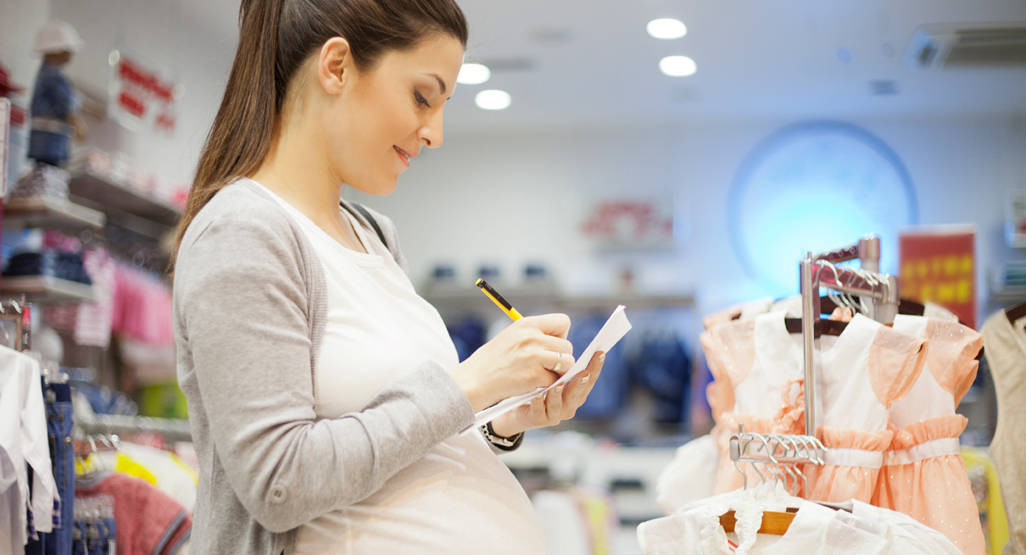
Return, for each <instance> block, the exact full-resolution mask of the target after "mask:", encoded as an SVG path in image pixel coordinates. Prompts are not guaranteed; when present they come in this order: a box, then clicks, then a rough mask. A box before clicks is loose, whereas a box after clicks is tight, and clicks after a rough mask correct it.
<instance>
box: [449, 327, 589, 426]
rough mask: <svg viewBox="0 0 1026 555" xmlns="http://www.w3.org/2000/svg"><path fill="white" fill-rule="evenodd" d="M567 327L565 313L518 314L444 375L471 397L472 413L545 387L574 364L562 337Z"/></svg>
mask: <svg viewBox="0 0 1026 555" xmlns="http://www.w3.org/2000/svg"><path fill="white" fill-rule="evenodd" d="M569 330H570V318H569V317H568V316H567V315H565V314H546V315H544V316H530V317H527V318H521V319H520V320H517V321H516V322H513V323H512V324H511V325H510V326H509V327H508V328H506V329H505V330H503V331H502V333H500V334H499V335H497V336H495V338H494V339H492V340H491V341H489V342H488V343H485V344H484V345H483V346H482V347H481V348H480V349H478V350H477V351H475V352H474V354H472V355H470V357H469V358H468V359H467V360H465V361H463V362H462V363H460V364H459V365H457V366H456V367H454V368H453V369H452V370H450V371H449V374H450V375H451V376H452V378H453V379H454V380H455V381H456V383H457V384H458V385H459V386H460V388H462V389H463V392H464V393H465V394H466V395H467V399H470V404H471V405H473V407H474V412H477V411H480V410H482V409H485V408H488V407H490V406H492V405H494V404H495V403H497V402H499V401H501V400H503V399H505V398H507V397H513V396H514V395H521V394H524V393H529V392H531V391H534V390H535V389H537V388H539V387H548V386H550V385H552V382H554V381H556V380H557V379H558V378H559V377H560V376H561V375H563V373H564V372H566V371H567V370H569V369H570V367H571V366H573V365H574V359H573V346H572V345H571V344H570V342H569V341H567V340H566V334H567V332H568V331H569ZM557 366H558V368H557Z"/></svg>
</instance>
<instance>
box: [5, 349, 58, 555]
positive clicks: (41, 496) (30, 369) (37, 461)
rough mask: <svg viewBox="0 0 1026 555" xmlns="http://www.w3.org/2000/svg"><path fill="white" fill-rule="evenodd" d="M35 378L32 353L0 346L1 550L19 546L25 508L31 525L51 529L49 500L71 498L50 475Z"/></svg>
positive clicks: (23, 532)
mask: <svg viewBox="0 0 1026 555" xmlns="http://www.w3.org/2000/svg"><path fill="white" fill-rule="evenodd" d="M39 378H40V372H39V363H38V362H36V360H35V359H33V358H32V357H29V356H27V355H25V354H23V353H19V352H18V351H15V350H13V349H9V348H7V347H2V346H0V553H20V552H21V551H22V549H23V545H24V543H25V541H27V539H28V538H27V536H26V531H27V526H28V512H27V511H28V509H31V510H32V515H33V520H32V523H33V525H34V527H35V529H36V531H37V532H51V531H53V513H54V508H55V507H54V503H55V502H56V501H61V502H65V503H70V502H71V500H61V499H60V497H59V495H58V493H57V484H56V482H55V481H54V478H53V467H52V464H51V461H50V443H49V440H48V438H47V432H46V408H45V406H44V404H43V391H42V384H41V382H40V379H39ZM29 467H31V468H32V476H33V478H32V484H31V487H30V485H29V476H28V468H29ZM30 489H31V496H30V495H29V491H30Z"/></svg>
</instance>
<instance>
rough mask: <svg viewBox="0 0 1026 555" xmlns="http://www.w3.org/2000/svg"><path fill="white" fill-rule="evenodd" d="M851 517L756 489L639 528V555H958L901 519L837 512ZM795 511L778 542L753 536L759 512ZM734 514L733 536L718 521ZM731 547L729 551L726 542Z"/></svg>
mask: <svg viewBox="0 0 1026 555" xmlns="http://www.w3.org/2000/svg"><path fill="white" fill-rule="evenodd" d="M843 505H847V506H850V507H851V512H847V511H844V510H835V509H833V508H828V507H824V506H823V505H820V504H818V503H814V502H808V501H805V500H803V499H799V498H795V497H790V496H788V495H786V493H785V492H784V491H783V489H782V487H781V486H780V485H779V484H761V485H759V486H757V487H756V488H753V489H751V490H747V491H738V492H731V493H727V494H723V495H719V496H716V497H714V498H710V499H707V500H705V501H702V502H697V503H692V504H690V505H687V506H685V507H683V508H681V509H680V510H678V511H677V512H676V513H674V514H673V515H671V516H669V517H663V518H659V519H655V520H651V521H648V522H644V523H642V524H641V525H640V526H638V540H639V543H640V545H641V549H642V552H643V553H644V554H645V555H738V554H740V555H744V554H745V553H748V554H750V555H798V554H802V555H806V554H812V555H815V554H828V553H829V554H849V553H850V554H853V555H855V554H858V555H872V554H880V555H915V554H949V555H957V554H959V553H960V551H959V550H958V548H956V547H955V546H954V545H953V544H952V543H951V541H950V540H948V539H947V538H946V537H944V535H943V534H941V533H939V532H937V531H936V530H933V529H931V528H929V527H927V526H925V525H923V524H920V523H918V522H916V521H915V520H913V519H911V518H910V517H908V516H907V515H903V514H901V513H896V512H894V511H889V510H887V509H881V508H878V507H873V506H871V505H867V504H865V503H861V502H859V501H851V502H849V503H846V504H843ZM785 506H789V507H797V508H798V512H797V513H796V514H795V517H794V520H793V521H792V522H791V524H790V525H789V526H788V529H787V532H785V533H784V534H783V535H782V536H775V535H770V534H758V533H756V531H757V529H758V528H759V526H760V524H761V521H762V513H763V511H782V510H783V507H785ZM728 510H734V511H735V516H736V518H737V519H738V522H737V524H736V525H735V531H736V532H735V533H733V534H728V533H726V532H725V531H724V530H723V527H722V526H721V525H720V520H719V517H720V515H722V514H723V513H725V512H727V511H728ZM728 539H729V540H732V541H734V542H735V543H736V544H737V549H736V551H732V550H731V549H730V548H729V547H728V546H729V544H728V543H727V540H728Z"/></svg>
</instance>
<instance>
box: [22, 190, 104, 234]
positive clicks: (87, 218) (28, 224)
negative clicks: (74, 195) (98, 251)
mask: <svg viewBox="0 0 1026 555" xmlns="http://www.w3.org/2000/svg"><path fill="white" fill-rule="evenodd" d="M106 224H107V217H106V216H105V215H104V214H103V212H100V211H98V210H93V209H91V208H86V207H85V206H80V205H78V204H75V203H73V202H71V201H68V200H64V199H59V198H51V197H31V198H29V197H26V198H12V199H10V200H9V201H7V202H6V203H5V204H4V223H3V225H4V227H5V228H7V229H26V228H35V227H47V228H57V229H63V230H66V231H78V230H84V229H96V230H99V229H103V226H104V225H106Z"/></svg>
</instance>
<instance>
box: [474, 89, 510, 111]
mask: <svg viewBox="0 0 1026 555" xmlns="http://www.w3.org/2000/svg"><path fill="white" fill-rule="evenodd" d="M510 101H511V98H510V96H509V93H508V92H506V91H500V90H495V89H489V90H487V91H481V92H479V93H477V96H475V97H474V102H475V103H477V107H478V108H482V109H484V110H505V109H506V108H508V107H509V103H510Z"/></svg>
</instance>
